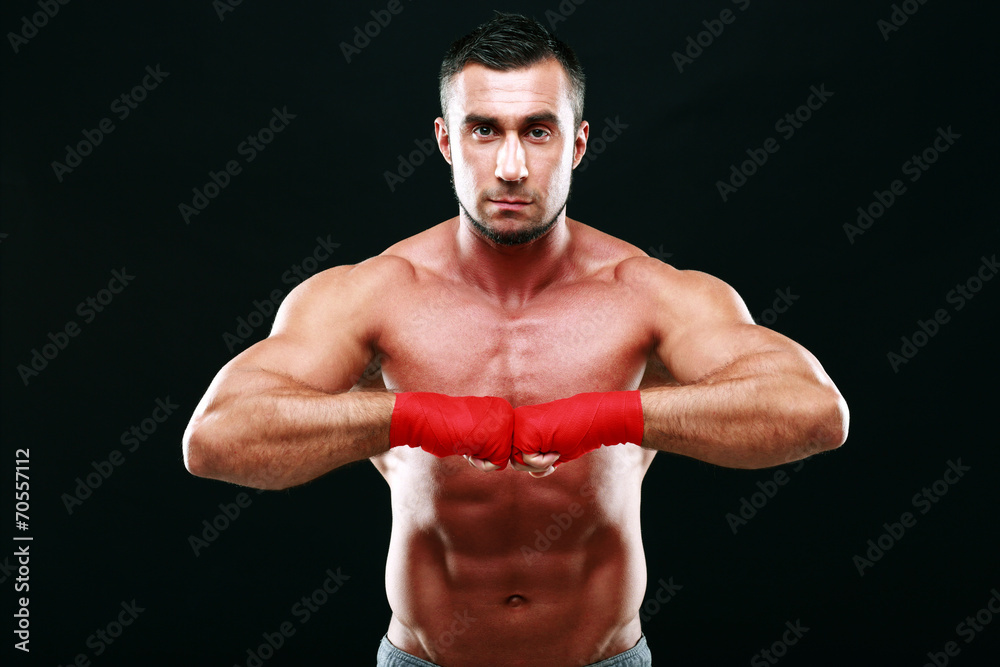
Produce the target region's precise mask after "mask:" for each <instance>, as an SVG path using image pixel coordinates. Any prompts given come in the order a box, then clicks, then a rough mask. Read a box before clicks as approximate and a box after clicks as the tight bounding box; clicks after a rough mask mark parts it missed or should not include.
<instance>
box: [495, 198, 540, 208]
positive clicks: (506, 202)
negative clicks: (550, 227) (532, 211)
mask: <svg viewBox="0 0 1000 667" xmlns="http://www.w3.org/2000/svg"><path fill="white" fill-rule="evenodd" d="M490 201H491V202H493V203H494V204H496V205H497V207H498V208H501V209H504V210H507V211H517V210H520V209H522V208H524V207H525V206H527V205H529V204H530V203H531V202H530V201H528V200H527V199H491V200H490Z"/></svg>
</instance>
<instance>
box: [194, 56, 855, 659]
mask: <svg viewBox="0 0 1000 667" xmlns="http://www.w3.org/2000/svg"><path fill="white" fill-rule="evenodd" d="M454 83H455V85H454V89H453V95H452V97H451V100H450V104H449V107H448V118H449V122H445V120H444V119H443V118H438V119H437V120H436V121H435V130H436V133H437V140H438V146H439V148H440V151H441V153H442V155H443V156H444V158H445V159H446V160H447V161H448V162H449V164H451V165H452V168H453V180H454V186H455V191H456V195H457V197H458V199H459V202H460V215H459V216H457V217H455V218H452V219H450V220H447V221H445V222H442V223H440V224H438V225H436V226H434V227H431V228H430V229H428V230H426V231H424V232H421V233H419V234H417V235H415V236H412V237H410V238H407V239H405V240H403V241H400V242H399V243H397V244H395V245H393V246H391V247H390V248H388V249H387V250H386V251H384V252H383V253H382V254H381V255H379V256H377V257H372V258H369V259H368V260H365V261H363V262H360V263H359V264H356V265H350V266H340V267H335V268H333V269H330V270H328V271H325V272H323V273H321V274H319V275H317V276H315V277H313V278H311V279H310V280H308V281H306V282H305V283H303V284H302V285H301V286H299V287H298V288H296V289H295V290H294V291H293V292H292V293H291V294H290V295H289V297H288V298H287V299H286V300H285V302H284V303H283V304H282V306H281V309H280V311H279V313H278V315H277V318H276V321H275V325H274V329H273V331H272V333H271V336H270V337H269V338H267V339H266V340H264V341H261V342H260V343H257V344H256V345H254V346H252V347H251V348H249V349H248V350H246V351H244V352H243V353H241V354H240V355H238V356H237V357H236V358H234V359H233V360H232V361H231V362H230V363H228V364H227V365H226V366H225V367H224V368H223V369H222V370H221V371H220V372H219V374H218V376H217V377H216V378H215V380H214V381H213V383H212V385H211V386H210V388H209V390H208V392H207V393H206V395H205V397H204V398H203V399H202V402H201V403H200V404H199V406H198V408H197V410H196V412H195V414H194V416H193V418H192V420H191V423H190V424H189V426H188V429H187V431H186V433H185V438H184V452H185V462H186V465H187V467H188V469H189V470H190V471H191V472H192V473H194V474H196V475H199V476H204V477H210V478H214V479H220V480H226V481H230V482H234V483H237V484H243V485H247V486H252V487H256V488H265V489H281V488H287V487H290V486H295V485H298V484H302V483H305V482H308V481H310V480H312V479H315V478H317V477H319V476H321V475H324V474H326V473H327V472H329V471H331V470H333V469H335V468H337V467H340V466H342V465H345V464H347V463H350V462H353V461H358V460H362V459H365V458H370V459H371V461H372V462H373V463H374V464H375V466H376V468H377V469H378V470H379V472H380V473H381V474H382V475H383V477H384V478H385V480H386V482H387V483H388V485H389V487H390V490H391V495H392V508H393V523H392V537H391V542H390V546H389V553H388V558H387V567H386V591H387V595H388V598H389V603H390V606H391V607H392V610H393V615H392V619H391V621H390V625H389V629H388V636H389V640H390V641H391V642H392V643H393V644H394V645H396V646H397V647H399V648H401V649H402V650H404V651H406V652H408V653H411V654H413V655H415V656H417V657H420V658H423V659H425V660H429V661H431V662H436V663H439V664H443V665H447V666H448V667H463V666H466V665H470V666H471V665H477V666H478V665H484V664H497V665H523V666H529V665H537V666H541V665H586V664H589V663H592V662H596V661H599V660H603V659H605V658H607V657H610V656H613V655H615V654H617V653H620V652H622V651H625V650H627V649H629V648H631V647H632V646H634V645H635V644H636V642H637V641H638V640H639V637H640V633H641V630H640V625H639V617H638V611H639V607H640V605H641V603H642V600H643V594H644V591H645V586H646V566H645V558H644V555H643V548H642V540H641V535H640V526H639V502H640V487H641V483H642V479H643V476H644V475H645V472H646V470H647V469H648V467H649V464H650V462H651V461H652V458H653V456H654V455H655V453H656V451H666V452H672V453H675V454H681V455H684V456H689V457H693V458H697V459H700V460H703V461H708V462H711V463H714V464H718V465H723V466H729V467H737V468H761V467H768V466H774V465H779V464H783V463H788V462H791V461H796V460H799V459H802V458H805V457H807V456H810V455H812V454H815V453H817V452H821V451H826V450H830V449H833V448H836V447H839V446H840V445H841V444H842V443H843V442H844V440H845V439H846V437H847V428H848V410H847V405H846V403H845V402H844V399H843V398H842V396H841V395H840V392H839V391H838V390H837V388H836V387H835V386H834V384H833V382H832V381H831V380H830V378H829V377H828V376H827V374H826V373H825V372H824V370H823V368H822V366H821V365H820V364H819V362H818V361H817V360H816V358H815V357H814V356H813V355H812V354H810V353H809V352H808V351H807V350H805V348H803V347H802V346H801V345H798V344H797V343H795V342H793V341H791V340H790V339H788V338H786V337H784V336H782V335H780V334H778V333H776V332H774V331H771V330H769V329H766V328H764V327H761V326H757V325H755V324H753V321H752V319H751V317H750V315H749V313H748V311H747V308H746V306H745V305H744V303H743V301H742V300H741V299H740V297H739V296H738V295H737V294H736V292H735V291H734V290H733V289H732V288H731V287H729V286H728V285H726V284H725V283H723V282H721V281H719V280H718V279H716V278H713V277H711V276H708V275H706V274H704V273H700V272H696V271H678V270H676V269H674V268H672V267H670V266H669V265H667V264H664V263H662V262H660V261H659V260H657V259H654V258H650V257H648V256H647V255H646V254H645V253H643V252H642V251H641V250H639V249H638V248H636V247H634V246H632V245H630V244H628V243H626V242H624V241H621V240H619V239H616V238H614V237H612V236H609V235H607V234H605V233H603V232H600V231H598V230H596V229H594V228H592V227H589V226H587V225H584V224H582V223H580V222H578V221H576V220H572V219H570V218H567V217H566V214H565V202H566V198H567V196H568V193H569V186H570V179H571V175H572V169H573V168H575V167H576V166H577V165H578V164H579V162H580V160H581V158H582V157H583V154H584V152H585V150H586V145H587V138H588V134H589V126H588V125H587V123H586V122H583V123H581V124H580V126H579V127H575V128H574V126H573V114H572V108H571V106H570V102H569V96H568V90H569V80H568V77H567V76H566V74H565V72H563V70H562V69H561V67H560V66H559V65H558V63H557V62H556V61H554V60H549V61H543V62H541V63H538V64H536V65H533V66H531V67H528V68H523V69H519V70H514V71H508V72H498V71H494V70H489V69H487V68H485V67H482V66H480V65H468V66H467V67H466V68H465V69H463V70H462V72H460V73H459V74H458V75H457V77H456V79H455V82H454ZM505 197H506V198H522V199H525V200H528V201H530V203H529V204H528V205H526V206H523V207H520V208H517V209H513V208H506V209H505V208H502V207H500V206H497V205H496V204H494V203H491V201H490V200H492V199H502V198H505ZM473 219H475V221H476V222H477V223H478V225H477V224H475V223H474V222H473ZM550 223H551V226H548V225H549V224H550ZM480 228H484V229H486V232H485V233H484V232H483V231H482V230H481V229H480ZM539 229H546V230H547V231H545V232H544V233H543V234H542V235H541V236H539V237H538V238H536V239H535V240H533V241H532V242H530V243H526V244H519V245H504V244H503V243H501V242H498V241H497V240H496V239H500V240H503V239H504V238H505V237H508V238H509V237H511V236H512V235H517V234H524V233H526V232H530V231H531V230H536V231H537V230H539ZM636 388H638V389H640V391H641V399H642V405H643V416H644V422H645V425H644V433H643V438H642V443H636V444H622V445H617V446H610V447H602V448H600V449H598V450H595V451H594V452H591V453H590V454H587V455H585V456H583V457H581V458H580V459H577V460H575V461H571V462H568V463H566V464H565V465H562V466H560V467H559V468H558V469H557V470H556V469H554V468H553V467H552V466H551V464H552V463H553V462H554V460H555V458H557V456H558V455H557V454H550V455H547V456H546V457H534V458H531V457H529V458H527V459H526V462H527V463H529V464H530V465H528V466H523V467H522V466H516V465H511V466H510V467H508V468H507V469H505V470H503V471H495V470H492V468H493V466H492V465H491V464H489V463H488V462H483V461H481V460H479V459H475V458H472V459H470V460H468V461H463V460H462V459H461V458H459V457H457V456H452V457H448V458H437V457H434V456H432V455H430V454H428V453H426V452H424V451H422V450H420V449H418V448H411V447H397V448H394V449H392V450H390V449H389V446H388V443H389V440H388V432H389V423H390V419H391V415H392V410H393V406H394V403H395V397H394V396H395V393H396V392H402V391H433V392H437V393H443V394H450V395H454V396H500V397H503V398H506V399H507V400H508V401H509V402H510V403H511V404H512V405H513V406H515V407H516V406H519V405H531V404H536V403H544V402H547V401H551V400H555V399H558V398H565V397H568V396H572V395H574V394H577V393H581V392H589V391H615V390H633V389H636ZM638 444H641V446H637V445H638ZM470 464H471V465H470ZM543 477H544V479H541V478H543ZM484 656H488V659H487V658H486V657H484Z"/></svg>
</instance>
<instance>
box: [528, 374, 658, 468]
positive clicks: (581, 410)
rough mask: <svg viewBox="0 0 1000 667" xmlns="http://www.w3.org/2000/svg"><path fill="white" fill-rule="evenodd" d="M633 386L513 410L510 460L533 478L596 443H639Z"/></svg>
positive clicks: (638, 413) (640, 431)
mask: <svg viewBox="0 0 1000 667" xmlns="http://www.w3.org/2000/svg"><path fill="white" fill-rule="evenodd" d="M642 434H643V415H642V402H641V400H640V398H639V391H638V390H636V391H611V392H589V393H583V394H577V395H575V396H571V397H569V398H561V399H559V400H555V401H550V402H548V403H540V404H538V405H522V406H519V407H517V408H515V409H514V441H513V446H512V451H511V464H512V465H513V466H514V469H515V470H525V471H528V472H531V473H532V475H533V476H535V477H544V476H545V475H548V474H551V473H552V471H553V470H555V467H556V466H558V465H560V464H562V463H565V462H566V461H572V460H573V459H576V458H579V457H581V456H583V455H584V454H586V453H588V452H591V451H593V450H595V449H597V448H598V447H600V446H601V445H608V446H610V445H617V444H621V443H625V442H630V443H633V444H636V445H640V444H642Z"/></svg>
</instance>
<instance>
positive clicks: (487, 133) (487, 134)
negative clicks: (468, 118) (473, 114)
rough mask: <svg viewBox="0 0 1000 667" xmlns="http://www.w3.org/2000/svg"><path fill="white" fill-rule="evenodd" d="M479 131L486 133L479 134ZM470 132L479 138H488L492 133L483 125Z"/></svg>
mask: <svg viewBox="0 0 1000 667" xmlns="http://www.w3.org/2000/svg"><path fill="white" fill-rule="evenodd" d="M480 130H486V132H480ZM472 132H473V133H474V134H478V135H479V136H481V137H488V136H490V133H491V132H493V130H491V129H490V128H488V127H486V126H485V125H480V126H479V127H477V128H476V129H474V130H473V131H472Z"/></svg>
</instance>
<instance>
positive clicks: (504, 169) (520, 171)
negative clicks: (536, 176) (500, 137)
mask: <svg viewBox="0 0 1000 667" xmlns="http://www.w3.org/2000/svg"><path fill="white" fill-rule="evenodd" d="M496 177H497V178H500V179H503V180H505V181H520V180H523V179H525V178H527V177H528V165H527V156H526V155H525V153H524V145H523V144H522V143H521V139H520V138H519V137H518V136H517V135H516V134H511V135H510V136H508V137H507V138H506V139H505V140H504V142H503V144H501V145H500V150H499V151H497V170H496Z"/></svg>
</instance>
